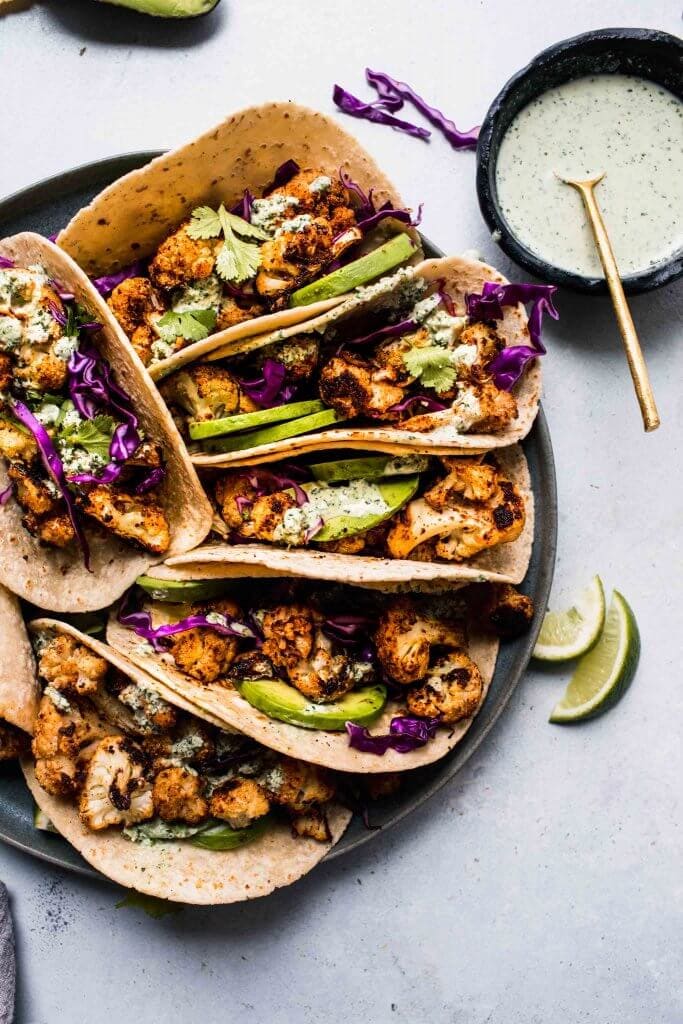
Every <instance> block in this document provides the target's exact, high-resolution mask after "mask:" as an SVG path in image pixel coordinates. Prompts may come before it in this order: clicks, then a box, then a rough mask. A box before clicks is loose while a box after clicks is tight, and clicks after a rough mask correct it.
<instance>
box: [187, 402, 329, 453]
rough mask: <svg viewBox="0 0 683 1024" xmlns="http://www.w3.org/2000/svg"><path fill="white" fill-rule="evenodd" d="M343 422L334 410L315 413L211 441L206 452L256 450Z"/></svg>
mask: <svg viewBox="0 0 683 1024" xmlns="http://www.w3.org/2000/svg"><path fill="white" fill-rule="evenodd" d="M342 420H343V417H342V416H338V415H337V413H336V412H335V411H334V409H325V410H324V412H318V413H314V415H313V416H301V417H300V418H299V419H298V420H290V421H289V422H288V423H280V424H278V425H277V426H274V427H264V428H263V430H252V431H251V432H250V433H248V434H238V435H237V436H236V437H226V438H223V439H221V440H218V441H209V442H207V444H205V445H204V450H205V451H207V452H216V453H218V452H241V451H244V449H245V448H256V447H257V446H258V445H260V444H272V442H273V441H284V440H286V439H287V438H288V437H298V435H299V434H310V433H311V432H312V431H314V430H322V428H323V427H331V426H332V425H333V424H335V423H340V422H341V421H342Z"/></svg>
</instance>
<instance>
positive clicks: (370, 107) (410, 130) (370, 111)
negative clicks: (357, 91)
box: [332, 84, 431, 139]
mask: <svg viewBox="0 0 683 1024" xmlns="http://www.w3.org/2000/svg"><path fill="white" fill-rule="evenodd" d="M332 99H333V101H334V103H335V104H336V105H337V106H338V107H339V109H340V110H341V111H342V112H343V113H344V114H348V115H349V116H350V117H357V118H360V120H361V121H372V122H373V123H374V124H385V125H388V126H389V127H390V128H395V129H396V130H397V131H399V132H405V134H406V135H412V136H413V138H415V139H428V138H429V137H430V135H431V132H430V131H429V130H428V129H427V128H420V127H418V125H416V124H411V122H410V121H402V120H401V119H400V118H398V117H394V115H393V114H390V113H389V110H388V109H387V100H384V99H379V100H376V101H375V102H374V103H364V102H363V100H359V99H358V97H357V96H354V95H353V93H351V92H349V91H348V89H343V88H342V87H341V85H336V84H335V86H334V88H333V90H332ZM391 103H392V107H395V100H391ZM402 105H403V104H400V106H402ZM396 109H398V108H396Z"/></svg>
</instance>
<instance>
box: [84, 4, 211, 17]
mask: <svg viewBox="0 0 683 1024" xmlns="http://www.w3.org/2000/svg"><path fill="white" fill-rule="evenodd" d="M98 2H99V3H103V4H113V5H114V6H115V7H128V8H129V9H130V10H131V11H137V12H138V13H139V14H151V15H152V16H153V17H155V18H199V17H201V15H202V14H208V13H209V11H212V10H213V9H214V7H217V6H218V4H219V3H220V0H98Z"/></svg>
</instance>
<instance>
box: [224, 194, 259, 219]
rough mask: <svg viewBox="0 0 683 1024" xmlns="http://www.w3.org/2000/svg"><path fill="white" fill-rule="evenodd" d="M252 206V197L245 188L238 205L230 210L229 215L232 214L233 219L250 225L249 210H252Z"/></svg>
mask: <svg viewBox="0 0 683 1024" xmlns="http://www.w3.org/2000/svg"><path fill="white" fill-rule="evenodd" d="M253 204H254V197H253V195H252V194H251V192H250V191H249V189H248V188H245V190H244V192H243V194H242V198H241V199H240V201H239V202H238V203H235V205H234V206H233V207H232V209H231V210H230V213H233V214H234V215H235V217H241V218H242V220H246V222H247V224H250V223H251V208H252V206H253Z"/></svg>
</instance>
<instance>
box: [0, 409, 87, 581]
mask: <svg viewBox="0 0 683 1024" xmlns="http://www.w3.org/2000/svg"><path fill="white" fill-rule="evenodd" d="M10 405H11V406H12V411H13V412H14V415H15V416H16V417H17V419H18V420H19V421H20V422H21V423H23V424H24V426H25V427H27V428H28V429H29V430H30V431H31V433H32V434H33V436H34V438H35V440H36V444H37V445H38V450H39V451H40V455H41V458H42V460H43V465H44V466H45V469H46V470H47V472H48V475H49V476H50V478H51V479H52V480H53V481H54V483H55V484H56V486H57V487H58V488H59V491H60V493H61V495H62V498H63V499H64V504H65V505H66V510H67V513H68V516H69V519H70V520H71V525H72V526H73V528H74V534H75V535H76V540H77V541H78V543H79V544H80V547H81V551H82V552H83V561H84V563H85V567H86V569H87V570H88V571H90V549H89V547H88V542H87V540H86V538H85V534H84V533H83V530H82V529H81V524H80V522H79V520H78V514H77V512H76V505H75V502H74V499H73V495H72V494H71V491H70V490H69V485H68V483H67V479H66V476H65V475H64V466H63V465H62V460H61V459H60V457H59V455H58V454H57V450H56V448H55V446H54V445H53V443H52V438H51V437H50V435H49V434H48V432H47V430H46V429H45V427H44V426H43V424H42V423H40V422H39V420H37V419H36V418H35V416H34V415H33V413H32V412H31V410H30V409H29V408H28V406H26V405H24V403H23V402H19V401H17V400H16V399H15V400H13V401H11V402H10Z"/></svg>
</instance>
